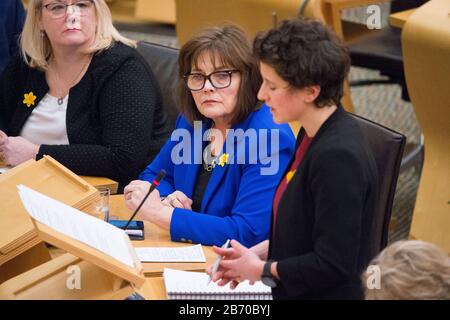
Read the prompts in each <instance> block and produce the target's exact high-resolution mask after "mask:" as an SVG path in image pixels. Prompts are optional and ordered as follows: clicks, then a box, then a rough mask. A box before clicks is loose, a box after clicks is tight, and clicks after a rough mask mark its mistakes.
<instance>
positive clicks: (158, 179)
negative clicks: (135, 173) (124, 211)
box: [123, 169, 166, 230]
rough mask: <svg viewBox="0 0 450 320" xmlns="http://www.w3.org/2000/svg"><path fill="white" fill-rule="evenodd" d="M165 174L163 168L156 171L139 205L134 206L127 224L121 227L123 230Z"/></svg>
mask: <svg viewBox="0 0 450 320" xmlns="http://www.w3.org/2000/svg"><path fill="white" fill-rule="evenodd" d="M165 175H166V171H165V170H164V169H161V171H160V172H159V173H158V175H157V176H156V178H155V179H154V180H153V181H152V185H151V186H150V189H149V190H148V192H147V194H146V195H145V197H144V199H142V201H141V203H140V204H139V206H138V207H137V208H136V210H135V211H134V213H133V215H132V216H131V218H130V220H128V222H127V224H126V225H125V227H124V228H123V230H127V228H128V225H129V224H130V223H131V221H132V220H133V218H134V217H135V216H136V214H137V213H138V212H139V209H141V207H142V205H143V204H144V202H145V200H147V198H148V196H149V195H150V193H152V191H153V190H155V189H156V187H157V186H159V183H160V182H161V180H162V179H163V178H164V176H165Z"/></svg>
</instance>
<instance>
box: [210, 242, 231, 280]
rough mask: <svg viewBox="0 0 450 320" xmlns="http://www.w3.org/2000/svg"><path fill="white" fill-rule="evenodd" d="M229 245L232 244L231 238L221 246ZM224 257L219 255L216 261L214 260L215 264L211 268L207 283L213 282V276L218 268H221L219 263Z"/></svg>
mask: <svg viewBox="0 0 450 320" xmlns="http://www.w3.org/2000/svg"><path fill="white" fill-rule="evenodd" d="M229 245H230V239H228V240H227V241H226V242H225V243H224V244H223V246H222V247H221V248H222V249H226V248H228V246H229ZM222 259H223V257H222V256H218V257H217V259H216V261H214V264H213V266H212V269H211V274H210V275H209V279H208V282H207V283H206V285H209V284H210V283H211V280H212V277H213V275H214V273H216V272H217V269H219V264H220V261H222Z"/></svg>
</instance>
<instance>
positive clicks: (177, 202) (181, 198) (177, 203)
mask: <svg viewBox="0 0 450 320" xmlns="http://www.w3.org/2000/svg"><path fill="white" fill-rule="evenodd" d="M162 203H163V204H164V205H166V206H169V207H173V208H181V209H187V210H192V200H191V199H189V198H188V196H186V195H185V194H184V193H183V192H181V191H178V190H177V191H175V192H173V193H171V194H169V195H168V196H167V197H166V198H165V199H164V200H163V201H162Z"/></svg>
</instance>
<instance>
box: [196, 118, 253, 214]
mask: <svg viewBox="0 0 450 320" xmlns="http://www.w3.org/2000/svg"><path fill="white" fill-rule="evenodd" d="M250 117H251V116H250ZM250 117H248V118H247V119H246V120H244V121H243V122H241V123H239V124H236V125H234V126H233V127H232V128H231V129H233V130H237V129H242V130H244V131H245V130H246V128H247V124H248V121H249V119H250ZM227 140H229V137H228V136H227V137H226V139H225V142H224V145H223V148H222V154H221V155H224V154H228V161H227V163H226V164H224V166H223V167H222V166H220V165H219V164H216V166H215V168H214V169H213V173H212V175H211V178H210V179H209V182H208V187H207V188H206V190H205V194H204V195H203V200H202V211H203V212H205V211H206V209H207V207H208V205H209V203H210V202H211V200H212V197H213V195H214V194H215V192H216V190H217V188H218V187H219V185H220V183H222V182H223V181H224V176H225V174H226V173H227V171H228V168H229V167H230V163H233V164H234V165H237V160H238V159H236V156H237V154H236V152H235V151H236V150H237V148H238V143H239V142H240V140H241V139H240V140H238V139H234V142H233V144H232V146H233V148H232V150H227V149H226V145H227ZM219 159H220V156H219V158H218V159H217V161H218V162H219Z"/></svg>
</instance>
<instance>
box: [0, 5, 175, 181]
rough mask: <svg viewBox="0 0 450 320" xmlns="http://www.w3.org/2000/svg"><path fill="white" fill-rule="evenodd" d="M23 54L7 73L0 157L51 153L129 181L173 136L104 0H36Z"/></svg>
mask: <svg viewBox="0 0 450 320" xmlns="http://www.w3.org/2000/svg"><path fill="white" fill-rule="evenodd" d="M27 12H28V14H27V18H26V21H25V26H24V29H23V32H22V35H21V43H20V50H21V54H20V55H19V54H17V55H16V56H15V57H13V58H12V59H11V61H10V63H9V64H8V66H7V67H6V69H5V70H4V72H3V73H2V74H1V76H0V157H1V158H3V161H4V162H5V163H6V164H7V165H11V166H16V165H19V164H21V163H22V162H24V161H27V160H29V159H40V158H41V157H42V156H43V155H50V156H52V157H53V158H55V159H56V160H58V161H59V162H61V163H62V164H63V165H65V166H66V167H68V168H69V169H71V170H72V171H74V172H75V173H77V174H80V175H91V176H105V177H109V178H111V179H114V180H116V181H118V182H119V183H120V185H119V187H123V186H124V185H125V184H127V183H128V182H129V181H131V180H132V179H134V178H136V177H137V175H138V174H139V172H141V171H142V170H143V169H144V167H145V166H146V164H147V163H148V162H149V161H151V160H152V159H153V157H154V156H155V155H156V154H157V153H158V152H159V149H160V148H161V146H162V145H163V144H164V142H165V140H166V139H167V137H168V135H169V128H168V127H167V117H166V115H165V112H164V109H163V105H162V97H161V92H160V88H159V86H158V83H157V81H156V79H155V77H154V75H153V73H152V71H151V70H150V68H149V67H148V66H147V64H146V62H145V61H144V59H143V58H142V57H141V56H140V55H139V54H138V52H137V51H136V49H135V47H136V43H135V42H134V41H132V40H129V39H126V38H124V37H123V36H121V35H120V34H119V33H118V31H117V30H116V29H115V28H114V26H113V24H112V21H111V13H110V12H109V9H108V6H107V5H106V3H105V2H104V0H97V1H91V0H88V1H77V2H73V4H71V5H67V4H66V3H65V2H55V1H48V0H31V1H30V2H29V6H28V11H27Z"/></svg>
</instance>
